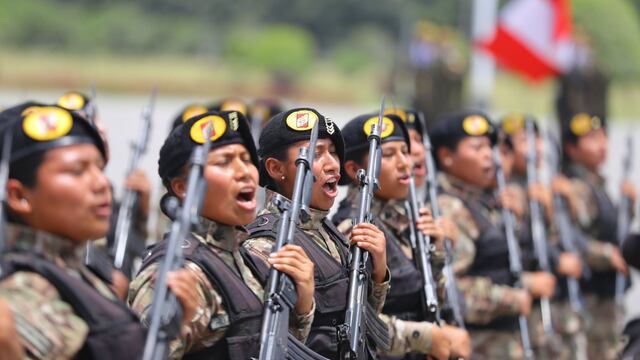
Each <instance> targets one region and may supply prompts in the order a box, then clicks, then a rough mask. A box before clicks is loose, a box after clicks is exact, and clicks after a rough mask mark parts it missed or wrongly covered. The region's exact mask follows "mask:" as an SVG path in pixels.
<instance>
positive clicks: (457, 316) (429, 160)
mask: <svg viewBox="0 0 640 360" xmlns="http://www.w3.org/2000/svg"><path fill="white" fill-rule="evenodd" d="M418 121H421V122H422V124H423V126H424V128H426V125H427V123H426V122H425V121H424V115H423V114H422V112H418ZM422 144H423V146H424V149H425V157H426V158H425V162H426V170H427V190H428V194H429V204H430V205H431V214H432V215H433V218H434V219H439V218H440V217H441V216H442V215H441V213H440V206H438V181H437V180H436V171H437V169H436V163H435V161H434V159H433V153H432V152H431V139H430V138H429V135H428V134H427V133H426V131H425V132H424V133H423V134H422ZM444 249H445V263H444V268H443V269H442V272H443V273H444V276H445V277H446V283H445V295H446V297H447V305H448V306H449V307H450V308H451V312H452V314H453V321H455V323H456V325H457V326H458V327H460V328H462V329H465V325H464V317H463V316H462V309H461V307H460V300H459V298H458V284H457V282H456V277H455V274H454V272H453V249H452V245H451V240H449V239H445V240H444Z"/></svg>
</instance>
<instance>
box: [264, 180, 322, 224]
mask: <svg viewBox="0 0 640 360" xmlns="http://www.w3.org/2000/svg"><path fill="white" fill-rule="evenodd" d="M276 198H280V199H281V200H283V201H284V202H285V203H286V204H289V205H291V200H290V199H287V198H286V197H285V196H284V195H282V194H280V193H277V192H275V191H272V190H269V189H266V196H265V204H264V210H263V211H262V212H261V214H265V213H271V214H280V213H281V211H280V209H279V208H278V206H277V205H276V204H275V202H274V200H275V199H276ZM309 212H310V214H309V215H310V219H309V220H308V221H305V222H302V221H301V222H300V224H299V225H298V227H299V228H300V229H301V230H315V229H319V228H321V227H322V222H323V221H324V219H325V218H326V217H327V215H329V211H325V210H318V209H313V208H309Z"/></svg>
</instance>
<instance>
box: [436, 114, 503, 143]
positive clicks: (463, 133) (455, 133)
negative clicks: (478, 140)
mask: <svg viewBox="0 0 640 360" xmlns="http://www.w3.org/2000/svg"><path fill="white" fill-rule="evenodd" d="M430 135H431V143H432V144H433V152H434V153H435V152H436V151H437V150H438V149H439V148H440V147H443V146H448V147H451V146H454V145H455V144H457V143H458V141H459V140H460V139H463V138H466V137H469V136H486V137H488V138H489V140H490V141H491V145H495V144H496V141H497V135H498V134H497V131H496V129H495V127H494V126H493V124H492V123H491V120H490V119H489V117H488V116H487V115H486V114H485V113H483V112H481V111H473V110H471V111H462V112H456V113H452V114H447V115H444V116H443V117H442V118H441V119H440V120H438V121H437V122H436V124H435V125H434V126H433V128H432V129H431V133H430Z"/></svg>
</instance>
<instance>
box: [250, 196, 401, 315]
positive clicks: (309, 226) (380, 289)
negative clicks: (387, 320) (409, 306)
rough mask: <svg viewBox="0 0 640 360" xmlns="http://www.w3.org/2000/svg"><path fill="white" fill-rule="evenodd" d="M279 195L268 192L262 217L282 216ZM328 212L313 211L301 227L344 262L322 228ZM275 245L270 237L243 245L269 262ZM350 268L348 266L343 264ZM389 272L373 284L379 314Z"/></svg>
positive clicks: (372, 300)
mask: <svg viewBox="0 0 640 360" xmlns="http://www.w3.org/2000/svg"><path fill="white" fill-rule="evenodd" d="M277 195H278V193H276V192H274V191H271V190H267V191H266V196H265V205H264V209H263V210H262V211H260V215H264V214H277V215H279V214H280V209H278V207H277V206H276V205H275V204H274V203H273V199H274V198H275V197H276V196H277ZM328 213H329V212H328V211H322V210H317V209H311V219H309V221H307V222H304V223H300V225H299V227H300V230H302V231H303V232H304V233H305V234H306V235H307V236H309V237H310V238H311V239H313V240H314V241H315V242H316V243H317V244H318V245H320V247H321V248H322V249H324V250H325V251H326V252H327V253H329V254H330V255H331V257H333V258H334V259H336V261H338V262H342V259H341V257H340V252H339V250H338V247H337V245H336V240H334V239H333V238H331V236H330V235H329V234H328V233H327V231H326V230H325V229H324V228H323V227H322V225H321V224H322V220H323V219H324V218H326V217H327V215H328ZM274 244H275V239H273V238H270V237H256V238H251V239H247V240H246V241H244V242H243V243H242V246H244V247H245V248H246V249H247V250H248V251H249V252H250V253H251V254H253V255H256V256H257V257H259V258H262V259H264V261H266V260H267V258H268V257H269V254H271V249H272V248H273V245H274ZM343 265H344V266H345V267H348V264H343ZM388 273H389V271H388V270H387V276H386V280H387V281H385V282H383V283H381V284H372V287H371V288H372V289H373V290H372V292H371V293H370V294H369V299H368V300H369V303H370V304H371V306H372V307H373V308H374V309H375V310H376V311H378V312H380V311H382V307H383V306H384V300H385V298H386V296H387V292H388V291H389V281H388V279H389V274H388Z"/></svg>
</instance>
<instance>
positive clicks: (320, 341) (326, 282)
mask: <svg viewBox="0 0 640 360" xmlns="http://www.w3.org/2000/svg"><path fill="white" fill-rule="evenodd" d="M278 225H279V218H278V217H277V216H276V215H273V214H265V215H260V216H258V217H257V218H256V219H255V220H254V221H253V222H252V223H251V224H249V225H248V226H247V230H249V233H250V236H249V237H250V238H258V237H269V238H272V239H276V238H277V230H278ZM322 226H323V227H324V229H325V230H326V231H327V233H328V234H329V235H330V236H331V237H332V238H333V239H334V240H335V243H336V245H337V247H338V250H339V252H340V258H341V259H342V263H338V262H337V261H336V260H335V259H334V258H333V257H332V256H331V255H330V254H329V253H328V252H327V251H325V250H324V249H322V248H321V247H320V246H319V245H318V244H317V243H316V242H315V241H313V239H311V238H309V236H307V235H306V234H305V233H304V232H303V231H301V230H300V229H296V232H295V238H294V244H295V245H299V246H300V247H302V248H303V249H304V251H305V253H306V254H307V256H308V257H309V259H311V261H312V262H313V263H314V265H315V266H314V273H315V274H314V279H315V293H314V299H315V302H316V311H315V314H314V320H313V323H312V324H311V331H310V333H309V337H308V339H307V343H306V345H307V346H308V347H309V348H310V349H311V350H314V351H315V352H316V353H318V354H320V355H322V356H325V357H327V358H335V357H336V354H337V353H338V341H337V340H338V335H337V328H336V327H337V326H338V325H341V324H343V323H344V314H345V310H346V308H347V296H348V294H349V271H348V268H347V265H346V264H347V259H348V256H349V248H348V246H347V244H346V242H345V240H344V237H343V236H342V235H341V234H340V232H339V231H338V230H337V229H336V228H335V227H334V226H333V224H331V223H330V222H329V221H328V220H327V219H324V220H323V223H322ZM242 254H243V256H245V258H246V259H247V264H249V265H250V266H251V267H252V269H253V270H254V273H255V274H256V276H257V277H258V278H259V279H260V280H261V281H262V282H263V283H266V281H267V278H268V276H269V268H268V267H267V266H266V264H265V263H264V260H262V259H256V258H254V256H253V255H252V254H250V253H249V252H248V251H242Z"/></svg>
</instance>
